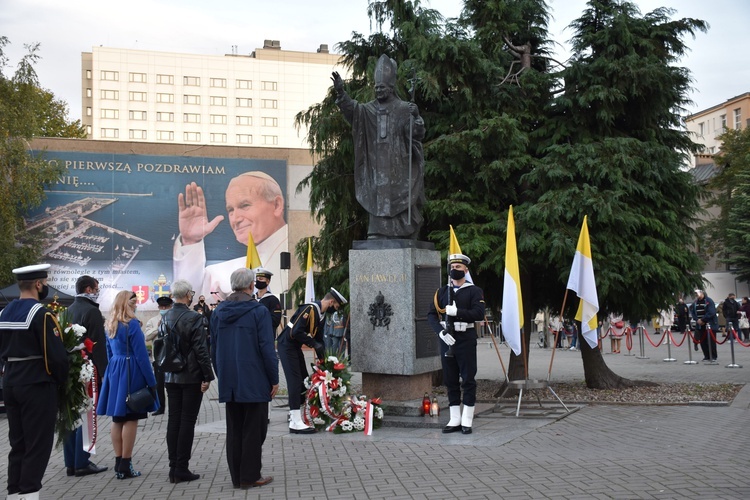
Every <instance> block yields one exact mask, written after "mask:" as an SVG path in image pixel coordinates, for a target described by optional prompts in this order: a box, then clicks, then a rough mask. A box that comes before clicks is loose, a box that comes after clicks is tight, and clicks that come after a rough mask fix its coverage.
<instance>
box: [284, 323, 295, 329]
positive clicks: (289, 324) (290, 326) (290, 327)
mask: <svg viewBox="0 0 750 500" xmlns="http://www.w3.org/2000/svg"><path fill="white" fill-rule="evenodd" d="M286 326H288V327H289V329H290V330H291V329H292V328H294V323H292V322H291V321H290V322H289V323H287V324H286Z"/></svg>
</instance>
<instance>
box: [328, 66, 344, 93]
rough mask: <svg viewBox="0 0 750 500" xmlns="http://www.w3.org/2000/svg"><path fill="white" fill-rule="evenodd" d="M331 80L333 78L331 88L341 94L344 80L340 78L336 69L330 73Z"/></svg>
mask: <svg viewBox="0 0 750 500" xmlns="http://www.w3.org/2000/svg"><path fill="white" fill-rule="evenodd" d="M331 75H332V76H331V80H333V88H334V90H336V93H337V94H341V93H343V92H344V80H342V79H341V75H339V72H338V71H334V72H333V73H331Z"/></svg>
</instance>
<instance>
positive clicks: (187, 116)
mask: <svg viewBox="0 0 750 500" xmlns="http://www.w3.org/2000/svg"><path fill="white" fill-rule="evenodd" d="M182 121H183V123H200V122H201V115H199V114H198V113H183V114H182Z"/></svg>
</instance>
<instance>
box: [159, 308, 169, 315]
mask: <svg viewBox="0 0 750 500" xmlns="http://www.w3.org/2000/svg"><path fill="white" fill-rule="evenodd" d="M159 314H161V315H162V316H164V315H165V314H167V309H159Z"/></svg>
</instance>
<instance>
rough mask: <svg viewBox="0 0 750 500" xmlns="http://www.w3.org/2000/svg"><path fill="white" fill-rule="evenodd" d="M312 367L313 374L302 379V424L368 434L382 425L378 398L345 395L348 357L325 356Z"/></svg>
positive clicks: (347, 382) (327, 429) (349, 378)
mask: <svg viewBox="0 0 750 500" xmlns="http://www.w3.org/2000/svg"><path fill="white" fill-rule="evenodd" d="M312 368H313V373H312V375H311V376H309V377H307V378H306V379H305V387H306V388H307V397H306V400H305V405H304V408H303V411H302V420H303V421H304V422H305V424H307V425H314V426H315V427H316V428H317V429H325V430H326V431H328V432H334V433H337V434H340V433H343V432H352V431H364V432H365V434H368V435H369V434H371V433H372V429H377V428H379V427H380V426H381V425H382V423H383V408H382V407H381V405H382V400H381V399H380V398H374V399H369V400H368V399H367V396H364V395H362V396H354V395H349V396H347V393H349V392H350V384H351V378H352V375H351V372H350V371H349V360H348V359H347V358H345V357H342V358H341V359H339V358H337V357H336V356H327V357H326V358H325V359H324V360H318V361H317V362H316V363H314V364H313V365H312Z"/></svg>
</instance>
